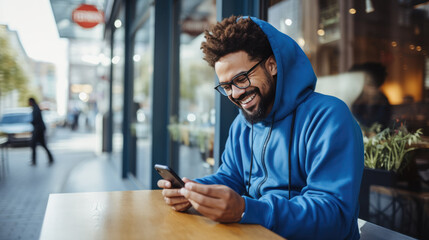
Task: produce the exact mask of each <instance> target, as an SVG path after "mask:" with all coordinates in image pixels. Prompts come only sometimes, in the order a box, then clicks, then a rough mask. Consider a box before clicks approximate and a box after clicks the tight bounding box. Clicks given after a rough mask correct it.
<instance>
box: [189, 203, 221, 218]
mask: <svg viewBox="0 0 429 240" xmlns="http://www.w3.org/2000/svg"><path fill="white" fill-rule="evenodd" d="M189 202H190V203H191V205H192V207H194V208H195V210H197V211H198V212H199V213H201V214H202V215H204V216H206V217H208V218H210V219H212V220H215V221H216V220H217V218H218V210H216V209H213V208H210V207H206V206H203V205H200V204H199V203H197V202H195V201H193V200H189Z"/></svg>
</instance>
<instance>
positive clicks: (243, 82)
mask: <svg viewBox="0 0 429 240" xmlns="http://www.w3.org/2000/svg"><path fill="white" fill-rule="evenodd" d="M264 60H265V59H262V60H261V61H259V62H258V63H257V64H255V65H254V66H253V67H252V68H251V69H249V71H247V72H242V73H239V74H237V75H235V76H234V77H233V78H232V79H231V81H229V82H226V83H220V84H219V85H217V86H216V87H215V88H214V89H216V90H217V91H218V92H219V93H221V94H222V95H224V96H227V97H228V96H230V95H231V94H232V85H234V86H236V87H237V88H240V89H246V88H248V87H249V86H250V79H249V74H250V73H251V72H252V71H253V70H255V68H256V67H257V66H258V65H259V64H261V63H262V62H263V61H264Z"/></svg>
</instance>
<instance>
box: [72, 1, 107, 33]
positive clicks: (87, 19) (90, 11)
mask: <svg viewBox="0 0 429 240" xmlns="http://www.w3.org/2000/svg"><path fill="white" fill-rule="evenodd" d="M72 19H73V21H74V22H75V23H77V24H78V25H79V26H81V27H83V28H93V27H95V26H97V25H98V24H99V23H103V22H104V13H103V11H100V10H98V9H97V7H95V6H94V5H89V4H82V5H80V6H79V7H77V8H76V9H75V10H73V12H72Z"/></svg>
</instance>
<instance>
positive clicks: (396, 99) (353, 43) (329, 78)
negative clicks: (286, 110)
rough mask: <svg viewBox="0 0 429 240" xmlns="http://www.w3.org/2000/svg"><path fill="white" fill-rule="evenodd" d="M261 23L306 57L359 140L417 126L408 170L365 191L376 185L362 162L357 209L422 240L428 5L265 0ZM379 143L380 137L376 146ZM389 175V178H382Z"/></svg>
mask: <svg viewBox="0 0 429 240" xmlns="http://www.w3.org/2000/svg"><path fill="white" fill-rule="evenodd" d="M268 21H269V22H270V23H271V24H273V25H274V26H275V27H276V28H277V29H279V30H280V31H282V32H284V33H286V34H288V35H289V36H291V37H292V38H293V39H294V40H295V41H296V42H297V43H298V44H299V46H300V47H301V48H302V49H303V51H304V52H305V53H306V55H307V56H308V58H309V59H310V61H311V63H312V65H313V68H314V70H315V73H316V75H317V77H318V82H317V86H316V91H317V92H321V93H325V94H328V95H334V96H336V97H338V98H340V99H342V100H343V101H344V102H345V103H346V104H347V105H348V106H349V108H350V110H351V111H352V113H353V114H354V116H355V118H356V120H357V121H358V122H359V124H360V126H361V128H362V131H363V133H364V134H365V135H366V136H371V134H372V135H374V134H377V133H379V132H380V131H381V130H383V129H384V130H390V131H389V133H390V134H392V136H393V135H395V134H398V133H399V132H401V134H402V133H404V132H409V133H416V131H417V130H418V129H421V133H422V134H423V135H422V136H421V137H422V138H421V140H419V141H417V143H414V145H411V146H410V145H407V148H406V149H408V150H407V151H408V152H410V154H409V155H407V156H406V157H403V158H401V161H403V163H402V164H409V165H405V166H406V167H405V168H404V170H403V172H402V173H401V172H394V173H392V171H390V172H388V173H387V175H385V176H384V182H389V184H388V185H383V184H385V183H383V184H382V185H383V186H382V187H381V188H378V187H377V188H373V187H374V185H373V184H375V185H379V184H377V183H376V182H375V180H372V178H371V179H370V178H369V177H368V176H369V175H367V174H366V173H367V172H370V171H369V170H371V168H370V167H368V166H367V165H365V166H366V168H365V170H364V181H363V182H362V184H363V183H364V182H367V183H369V184H371V185H372V186H371V188H370V189H371V191H370V194H369V196H367V197H368V198H369V206H368V205H367V206H364V205H363V202H361V207H360V210H361V214H362V212H363V209H365V208H366V210H367V211H368V209H369V214H368V216H366V217H367V219H365V220H369V221H371V222H374V223H376V224H379V225H382V226H385V227H388V228H391V229H394V230H396V231H399V232H402V233H405V234H407V235H411V236H414V237H417V238H424V237H425V236H426V237H427V235H425V236H423V235H421V234H422V233H423V232H424V231H425V229H426V228H427V224H426V225H424V220H422V219H424V217H425V216H424V214H425V213H423V212H424V211H423V209H426V208H427V207H428V206H429V205H427V204H426V202H425V200H424V198H422V195H421V194H422V193H426V194H427V192H429V185H428V177H427V174H425V172H426V171H427V166H428V165H429V154H428V153H429V152H428V151H427V149H428V148H429V144H428V136H429V107H428V105H429V74H428V72H429V63H428V48H429V45H428V42H429V41H428V40H429V28H428V27H427V26H428V24H429V2H428V1H408V0H386V1H379V0H365V1H363V0H362V1H361V0H345V1H342V0H318V1H313V0H305V1H301V0H285V1H271V5H270V6H269V8H268ZM404 127H405V128H406V129H407V130H404ZM377 128H378V129H379V130H377ZM385 136H386V135H385ZM396 136H399V135H396ZM389 139H390V137H389ZM396 140H398V144H399V141H401V140H399V137H397V138H396ZM387 142H388V138H387V137H386V139H384V140H383V141H382V142H381V143H380V145H379V146H378V147H379V148H383V146H384V145H386V144H387ZM383 144H384V145H383ZM401 144H402V143H401ZM365 151H368V149H367V148H365ZM387 152H388V153H396V152H397V149H390V148H389V149H388V151H387ZM411 153H412V154H411ZM366 159H368V158H367V157H366ZM383 159H386V158H383ZM385 172H387V170H386V171H385ZM389 174H390V175H389ZM392 176H395V177H393V178H392V179H396V180H394V181H393V180H392V181H390V180H389V179H390V178H391V177H392ZM371 181H372V182H371ZM401 184H402V185H401ZM361 191H362V189H361ZM411 199H412V200H411ZM395 204H396V205H395ZM390 206H397V209H396V208H395V207H393V209H392V207H390ZM422 213H423V214H422Z"/></svg>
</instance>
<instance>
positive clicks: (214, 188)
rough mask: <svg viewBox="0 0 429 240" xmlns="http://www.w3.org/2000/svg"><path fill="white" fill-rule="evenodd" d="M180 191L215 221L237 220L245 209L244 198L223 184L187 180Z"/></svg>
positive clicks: (198, 209) (228, 221) (201, 211)
mask: <svg viewBox="0 0 429 240" xmlns="http://www.w3.org/2000/svg"><path fill="white" fill-rule="evenodd" d="M180 192H181V194H182V195H183V196H184V197H185V198H186V199H188V200H189V201H190V202H191V204H192V206H193V207H194V208H195V209H196V210H197V211H198V212H200V213H201V214H202V215H204V216H206V217H208V218H210V219H212V220H214V221H217V222H224V223H232V222H238V221H240V220H241V215H242V214H243V212H244V209H245V202H244V199H243V198H242V197H241V196H240V195H238V194H237V193H236V192H235V191H234V190H232V189H231V188H229V187H227V186H224V185H204V184H199V183H196V182H188V183H186V184H185V188H182V189H180Z"/></svg>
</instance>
